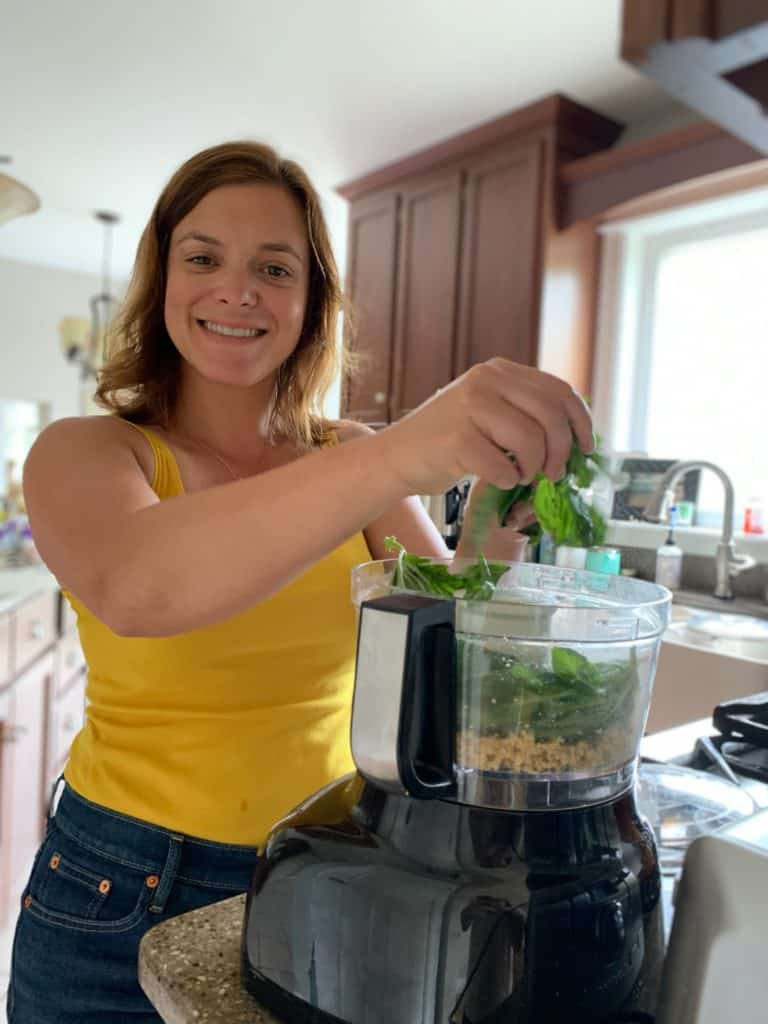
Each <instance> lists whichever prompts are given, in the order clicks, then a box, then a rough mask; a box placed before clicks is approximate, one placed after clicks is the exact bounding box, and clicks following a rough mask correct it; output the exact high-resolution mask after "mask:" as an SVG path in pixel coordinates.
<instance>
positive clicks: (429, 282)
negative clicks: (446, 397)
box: [390, 170, 461, 420]
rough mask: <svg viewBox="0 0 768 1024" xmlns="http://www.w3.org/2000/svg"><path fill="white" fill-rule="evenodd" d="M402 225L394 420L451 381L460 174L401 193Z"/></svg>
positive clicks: (419, 182) (425, 181)
mask: <svg viewBox="0 0 768 1024" xmlns="http://www.w3.org/2000/svg"><path fill="white" fill-rule="evenodd" d="M400 219H401V224H400V246H399V257H398V274H397V314H396V326H395V361H394V383H393V389H392V406H391V409H390V412H391V416H392V419H393V420H395V419H397V418H398V417H399V416H402V415H403V414H404V413H407V412H409V411H410V410H411V409H415V408H416V406H417V405H420V404H421V402H423V401H424V400H425V399H427V398H429V396H430V395H432V394H434V392H435V391H436V390H437V389H438V388H441V387H444V386H445V385H446V384H447V383H448V382H449V381H450V380H451V379H452V370H453V348H454V338H455V326H456V292H457V287H458V267H459V234H460V229H461V172H460V171H458V170H455V171H450V172H444V173H442V174H434V175H431V176H429V177H428V178H421V179H418V180H415V181H414V182H413V184H411V185H409V186H408V187H407V188H403V189H402V190H401V217H400Z"/></svg>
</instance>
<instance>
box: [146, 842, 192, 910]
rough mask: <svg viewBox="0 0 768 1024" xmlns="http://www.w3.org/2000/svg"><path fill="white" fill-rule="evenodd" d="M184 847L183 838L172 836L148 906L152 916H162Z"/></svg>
mask: <svg viewBox="0 0 768 1024" xmlns="http://www.w3.org/2000/svg"><path fill="white" fill-rule="evenodd" d="M183 845H184V837H183V836H177V835H172V836H171V837H170V842H169V844H168V856H167V857H166V858H165V865H164V867H163V870H162V873H161V874H160V881H159V882H158V885H157V888H156V889H155V896H154V899H153V900H152V903H151V904H150V907H149V909H150V911H151V913H153V914H162V912H163V911H164V910H165V904H166V901H167V900H168V896H169V895H170V892H171V888H172V886H173V883H174V882H175V881H176V875H177V873H178V870H179V861H180V860H181V851H182V847H183Z"/></svg>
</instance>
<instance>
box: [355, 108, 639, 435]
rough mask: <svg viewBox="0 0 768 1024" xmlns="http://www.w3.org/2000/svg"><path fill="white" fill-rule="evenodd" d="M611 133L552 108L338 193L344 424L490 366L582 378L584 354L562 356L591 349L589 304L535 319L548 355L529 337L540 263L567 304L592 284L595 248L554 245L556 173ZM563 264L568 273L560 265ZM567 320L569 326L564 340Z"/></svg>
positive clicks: (583, 114) (506, 121)
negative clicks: (352, 363) (345, 310)
mask: <svg viewBox="0 0 768 1024" xmlns="http://www.w3.org/2000/svg"><path fill="white" fill-rule="evenodd" d="M620 130H621V126H620V125H618V124H616V122H613V121H609V120H608V119H607V118H604V117H602V116H601V115H599V114H596V113H594V112H593V111H589V110H587V109H586V108H584V107H581V106H579V105H578V104H575V103H572V102H571V101H570V100H567V99H566V98H565V97H561V96H556V97H551V98H549V99H548V100H544V101H541V102H540V103H538V104H533V105H532V106H531V107H528V108H525V109H524V110H523V111H518V112H516V113H515V114H511V115H506V116H505V117H503V118H499V119H497V120H496V121H494V122H489V123H488V124H486V125H481V126H479V127H478V128H476V129H473V130H472V131H470V132H466V133H464V134H463V135H461V136H458V137H456V138H455V139H451V140H448V141H447V142H444V143H439V144H438V145H436V146H433V147H431V148H430V149H429V150H425V151H423V152H421V153H418V154H415V155H413V156H411V157H408V158H406V159H405V160H403V161H400V162H399V163H398V164H395V165H392V166H390V167H386V168H381V169H379V170H378V171H374V172H372V173H371V174H369V175H367V176H366V177H365V178H363V179H358V180H357V181H355V182H351V183H349V184H348V185H345V186H342V187H340V188H339V192H340V193H341V194H342V195H343V196H345V198H347V199H349V200H350V219H349V246H348V267H349V270H348V274H347V294H348V296H349V298H350V300H351V302H352V305H353V308H354V309H355V310H356V311H357V316H356V324H355V341H354V348H353V351H355V352H356V353H357V354H358V356H357V358H358V365H357V366H356V367H355V368H354V369H353V370H352V371H351V372H350V373H349V374H348V378H347V383H346V386H345V388H344V389H343V392H342V394H343V402H342V415H343V416H346V417H351V418H354V419H359V420H362V421H363V422H366V423H369V424H371V425H373V426H382V425H384V424H386V423H388V422H392V421H393V420H396V419H397V418H399V417H400V416H402V415H404V414H405V413H407V412H409V411H410V410H411V409H414V408H415V407H416V406H417V405H419V404H420V403H421V402H423V401H425V400H426V399H427V398H429V396H430V395H432V394H433V393H434V392H435V391H436V390H437V389H438V388H440V387H443V386H444V385H446V384H447V383H449V381H451V380H452V379H453V378H454V377H456V376H458V375H459V374H461V373H463V372H464V371H465V370H466V369H468V368H469V367H470V366H472V365H474V364H475V363H478V362H481V361H483V360H486V359H489V358H491V357H493V356H504V357H506V358H508V359H511V360H513V361H515V362H520V363H525V364H528V365H539V366H542V367H543V368H545V369H548V370H550V371H551V372H554V373H558V372H560V373H566V374H567V372H568V371H569V370H570V369H572V368H573V367H574V366H579V367H582V368H585V367H586V368H587V369H588V367H589V363H590V360H589V357H588V355H587V356H584V355H583V354H582V355H581V356H580V357H579V358H576V359H575V358H573V354H572V353H571V352H569V351H568V348H569V345H571V343H572V344H573V345H577V346H583V345H584V343H585V339H589V341H588V343H589V342H590V341H591V332H590V331H589V330H588V329H585V326H584V323H583V319H584V317H585V316H586V317H589V316H591V315H592V309H591V307H589V303H585V302H579V303H571V308H570V309H569V310H568V312H567V313H566V314H564V316H562V317H560V318H559V319H558V318H551V317H550V318H548V322H552V323H556V324H557V331H558V336H557V339H556V344H550V343H549V342H548V341H547V339H546V338H543V337H542V335H541V325H542V302H543V295H544V291H545V287H546V280H547V273H548V262H547V261H548V259H549V258H550V257H551V256H552V254H553V253H554V252H555V251H557V254H558V255H557V259H558V266H557V268H556V272H557V274H559V275H561V276H562V275H563V274H565V275H566V276H567V275H569V274H570V275H571V278H572V279H573V282H572V284H573V286H572V288H571V292H572V293H574V294H577V293H578V294H580V293H584V294H589V295H591V294H592V291H593V282H594V277H595V276H596V273H597V266H596V247H591V248H587V247H584V246H580V245H570V246H568V245H563V244H561V243H562V239H559V238H558V237H557V236H558V228H557V224H556V212H557V196H556V194H555V190H556V187H557V177H556V168H557V166H558V164H559V162H560V161H564V160H568V159H572V158H574V157H576V156H585V155H588V154H590V153H593V152H595V151H596V150H599V149H603V148H605V147H606V146H608V145H610V144H611V143H612V142H613V141H615V139H616V138H617V136H618V134H619V132H620ZM563 253H569V254H574V256H575V258H576V261H577V264H578V265H575V266H565V265H563ZM577 309H578V312H577V313H574V312H573V311H574V310H577ZM572 315H573V316H576V318H577V319H578V322H576V321H575V320H574V322H573V324H572V325H571V328H569V330H570V331H571V333H570V335H568V331H566V335H567V336H566V337H565V339H564V338H563V321H564V320H567V319H568V317H571V316H572ZM553 354H554V356H553ZM584 372H585V373H586V372H587V371H586V370H585V371H584ZM579 373H581V370H580V371H579ZM577 376H578V375H577ZM582 376H583V374H582ZM572 383H573V384H574V385H575V386H576V387H579V388H581V389H582V390H588V388H589V384H590V382H589V381H588V380H586V379H581V377H579V379H574V380H572Z"/></svg>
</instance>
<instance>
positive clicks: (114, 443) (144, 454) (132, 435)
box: [34, 415, 154, 479]
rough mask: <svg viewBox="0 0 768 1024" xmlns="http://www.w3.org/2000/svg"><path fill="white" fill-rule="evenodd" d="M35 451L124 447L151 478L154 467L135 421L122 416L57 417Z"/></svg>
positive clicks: (49, 452) (50, 453)
mask: <svg viewBox="0 0 768 1024" xmlns="http://www.w3.org/2000/svg"><path fill="white" fill-rule="evenodd" d="M34 449H35V454H36V455H37V456H38V457H39V456H40V455H41V454H43V455H47V456H48V457H51V458H57V457H58V454H59V453H63V452H67V453H72V454H77V453H79V452H83V453H88V454H91V455H92V454H94V453H95V452H96V451H99V452H106V451H114V452H119V451H122V452H124V453H128V452H130V453H132V454H133V456H134V457H135V459H136V462H137V463H138V464H139V466H140V467H141V469H142V470H143V471H144V474H145V476H147V477H148V478H149V479H151V477H152V472H153V470H154V457H153V455H152V449H151V447H150V445H149V443H148V441H147V440H146V438H145V437H143V436H142V434H141V432H140V431H138V430H136V428H135V427H134V426H132V424H130V423H128V422H127V421H126V420H123V419H121V418H120V417H119V416H100V415H95V416H65V417H62V418H61V419H57V420H54V421H53V422H52V423H49V424H48V426H47V427H45V429H44V430H43V431H42V432H41V434H40V436H39V437H38V438H37V440H36V442H35V444H34Z"/></svg>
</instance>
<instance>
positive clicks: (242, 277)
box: [218, 273, 259, 306]
mask: <svg viewBox="0 0 768 1024" xmlns="http://www.w3.org/2000/svg"><path fill="white" fill-rule="evenodd" d="M218 300H219V302H223V303H225V304H226V305H232V306H255V305H256V304H257V303H258V302H259V290H258V282H257V281H256V279H255V278H254V276H253V275H252V274H247V273H242V274H230V275H229V276H228V277H227V279H226V280H225V281H222V282H221V287H220V288H219V295H218Z"/></svg>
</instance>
